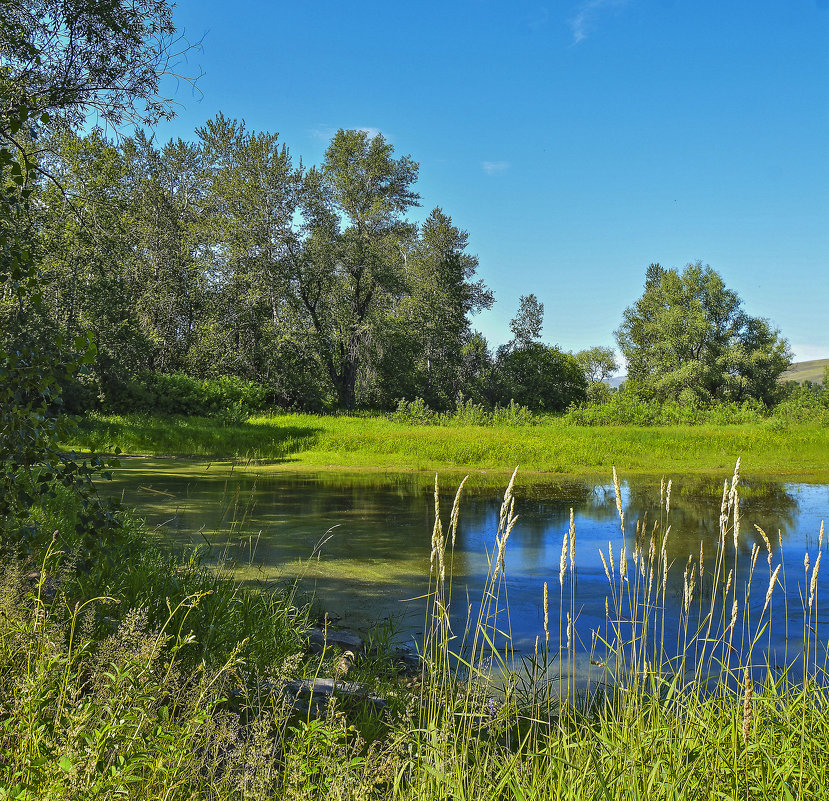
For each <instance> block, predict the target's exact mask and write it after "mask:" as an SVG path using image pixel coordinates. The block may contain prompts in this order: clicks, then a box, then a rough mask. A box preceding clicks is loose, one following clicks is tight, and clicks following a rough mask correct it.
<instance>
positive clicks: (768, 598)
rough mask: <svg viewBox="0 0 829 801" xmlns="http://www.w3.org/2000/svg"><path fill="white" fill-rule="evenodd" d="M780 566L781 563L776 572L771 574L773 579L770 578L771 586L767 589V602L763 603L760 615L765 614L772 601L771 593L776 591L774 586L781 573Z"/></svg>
mask: <svg viewBox="0 0 829 801" xmlns="http://www.w3.org/2000/svg"><path fill="white" fill-rule="evenodd" d="M780 567H781V565H777V567H776V568H775V569H774V573H772V574H771V579H770V580H769V588H768V590H766V603H765V604H764V605H763V611H762V612H761V613H760V617H762V616H763V615H764V614H765V611H766V608H767V607H768V605H769V604H770V603H771V595H772V593H773V592H774V586H775V584H777V576H778V575H779V574H780Z"/></svg>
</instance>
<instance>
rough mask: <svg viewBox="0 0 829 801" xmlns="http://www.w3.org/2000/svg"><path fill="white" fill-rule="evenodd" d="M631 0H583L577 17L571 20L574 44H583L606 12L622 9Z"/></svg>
mask: <svg viewBox="0 0 829 801" xmlns="http://www.w3.org/2000/svg"><path fill="white" fill-rule="evenodd" d="M629 2H630V0H582V2H581V3H580V4H579V7H578V10H577V11H576V14H575V16H574V17H573V18H572V19H571V20H570V30H571V31H572V32H573V44H579V42H583V41H584V40H585V39H586V38H587V36H588V35H589V34H590V32H591V31H592V30H593V29H594V28H595V27H596V24H597V22H598V20H599V18H600V17H601V15H602V14H603V13H604V12H605V11H609V10H611V9H615V8H621V7H622V6H625V5H627V4H628V3H629Z"/></svg>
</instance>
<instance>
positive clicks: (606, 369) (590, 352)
mask: <svg viewBox="0 0 829 801" xmlns="http://www.w3.org/2000/svg"><path fill="white" fill-rule="evenodd" d="M575 359H576V361H577V362H578V363H579V367H581V369H582V371H583V372H584V377H585V378H586V379H587V380H588V381H589V382H590V383H591V384H595V383H597V382H599V381H607V379H608V378H610V376H612V375H613V373H615V372H616V371H617V370H618V369H619V365H618V364H616V355H615V354H614V353H613V348H603V347H601V346H597V347H595V348H586V349H585V350H580V351H579V352H578V353H576V354H575Z"/></svg>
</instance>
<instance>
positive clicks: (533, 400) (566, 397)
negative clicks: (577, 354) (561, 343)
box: [496, 342, 587, 412]
mask: <svg viewBox="0 0 829 801" xmlns="http://www.w3.org/2000/svg"><path fill="white" fill-rule="evenodd" d="M496 370H497V373H498V378H499V383H500V398H499V400H500V402H501V403H502V404H504V405H506V404H508V403H509V402H510V400H514V401H515V402H516V403H519V404H521V405H522V406H527V407H529V408H530V409H532V410H534V411H543V412H563V411H564V410H565V409H567V407H568V406H570V405H571V404H573V403H581V402H583V401H584V400H585V398H586V391H587V380H586V379H585V377H584V373H583V372H582V369H581V367H580V366H579V363H578V362H577V361H576V360H575V358H574V357H573V356H572V355H571V354H569V353H565V352H563V351H562V350H560V349H559V348H554V347H549V346H547V345H542V344H541V343H540V342H530V343H528V344H526V345H519V346H518V347H515V348H512V349H509V350H506V351H503V352H502V353H501V354H500V356H499V359H498V362H497V365H496Z"/></svg>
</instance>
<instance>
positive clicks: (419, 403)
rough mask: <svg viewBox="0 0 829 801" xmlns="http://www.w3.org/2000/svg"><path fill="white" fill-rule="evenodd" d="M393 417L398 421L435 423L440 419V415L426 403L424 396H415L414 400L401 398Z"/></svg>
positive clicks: (416, 423) (420, 423)
mask: <svg viewBox="0 0 829 801" xmlns="http://www.w3.org/2000/svg"><path fill="white" fill-rule="evenodd" d="M392 419H393V420H395V421H397V422H398V423H410V424H413V425H434V424H435V423H436V422H437V421H438V415H437V414H436V413H435V412H433V411H432V410H431V409H430V408H429V407H428V406H427V405H426V401H424V400H423V398H415V399H414V400H413V401H407V400H406V399H405V398H401V399H400V400H399V401H398V402H397V409H396V411H395V412H394V413H393V414H392Z"/></svg>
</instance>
